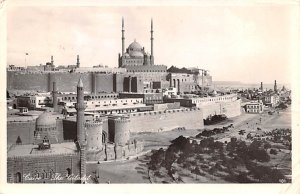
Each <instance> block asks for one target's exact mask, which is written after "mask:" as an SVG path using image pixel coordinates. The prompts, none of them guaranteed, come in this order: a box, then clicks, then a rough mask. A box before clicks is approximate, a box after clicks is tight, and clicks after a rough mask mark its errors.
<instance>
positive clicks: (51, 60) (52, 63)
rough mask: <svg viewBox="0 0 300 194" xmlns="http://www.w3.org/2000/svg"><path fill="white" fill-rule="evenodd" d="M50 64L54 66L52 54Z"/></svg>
mask: <svg viewBox="0 0 300 194" xmlns="http://www.w3.org/2000/svg"><path fill="white" fill-rule="evenodd" d="M51 65H52V66H54V60H53V56H51Z"/></svg>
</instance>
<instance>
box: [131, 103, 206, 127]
mask: <svg viewBox="0 0 300 194" xmlns="http://www.w3.org/2000/svg"><path fill="white" fill-rule="evenodd" d="M129 116H130V122H129V125H128V128H129V129H130V132H131V133H132V132H133V133H137V132H158V131H169V130H172V129H175V128H178V127H184V128H186V129H202V128H203V126H204V124H203V117H202V110H201V109H200V108H192V109H176V110H166V111H150V112H141V113H130V114H129Z"/></svg>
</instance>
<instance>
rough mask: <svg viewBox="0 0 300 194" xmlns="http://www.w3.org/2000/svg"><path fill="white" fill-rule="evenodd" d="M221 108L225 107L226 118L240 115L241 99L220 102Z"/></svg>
mask: <svg viewBox="0 0 300 194" xmlns="http://www.w3.org/2000/svg"><path fill="white" fill-rule="evenodd" d="M221 106H222V109H225V111H226V112H225V114H226V116H227V117H228V118H231V117H236V116H239V115H241V99H238V100H236V101H233V102H230V103H223V104H221Z"/></svg>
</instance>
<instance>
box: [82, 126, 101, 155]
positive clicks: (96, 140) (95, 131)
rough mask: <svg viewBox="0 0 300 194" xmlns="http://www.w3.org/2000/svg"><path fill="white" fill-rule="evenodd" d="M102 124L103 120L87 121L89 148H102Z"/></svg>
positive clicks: (87, 147)
mask: <svg viewBox="0 0 300 194" xmlns="http://www.w3.org/2000/svg"><path fill="white" fill-rule="evenodd" d="M102 124H103V123H102V122H101V121H90V122H86V123H85V128H86V141H87V145H86V149H87V150H100V149H102Z"/></svg>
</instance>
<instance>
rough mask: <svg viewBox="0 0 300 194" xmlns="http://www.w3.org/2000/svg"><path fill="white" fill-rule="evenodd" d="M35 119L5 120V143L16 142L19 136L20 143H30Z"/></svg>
mask: <svg viewBox="0 0 300 194" xmlns="http://www.w3.org/2000/svg"><path fill="white" fill-rule="evenodd" d="M34 130H35V120H33V121H29V122H7V145H12V144H16V140H17V138H18V136H20V138H21V141H22V144H32V143H33V138H34Z"/></svg>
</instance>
